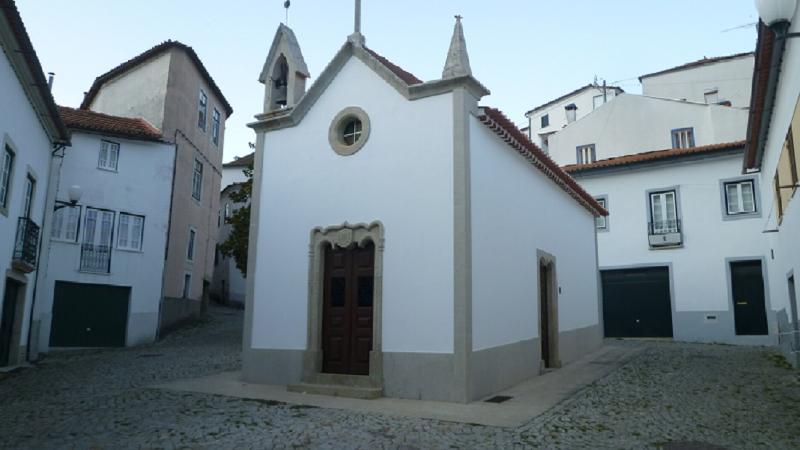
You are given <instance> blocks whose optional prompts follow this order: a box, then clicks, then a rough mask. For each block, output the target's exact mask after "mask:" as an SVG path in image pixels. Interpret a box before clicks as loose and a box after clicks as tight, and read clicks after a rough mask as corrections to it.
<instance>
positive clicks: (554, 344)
mask: <svg viewBox="0 0 800 450" xmlns="http://www.w3.org/2000/svg"><path fill="white" fill-rule="evenodd" d="M557 299H558V285H557V283H556V277H555V262H554V261H553V260H549V259H544V258H540V259H539V344H540V350H541V365H542V366H543V368H545V369H554V368H558V367H561V361H560V360H559V355H558V300H557Z"/></svg>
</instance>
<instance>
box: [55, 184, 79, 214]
mask: <svg viewBox="0 0 800 450" xmlns="http://www.w3.org/2000/svg"><path fill="white" fill-rule="evenodd" d="M67 195H68V196H69V203H60V204H58V205H56V207H55V208H54V209H53V210H54V211H58V210H59V209H61V208H66V207H67V206H69V207H72V206H75V205H77V204H78V202H79V201H80V199H81V196H82V195H83V189H81V187H80V186H78V185H77V184H73V185H72V186H70V187H69V189H68V190H67Z"/></svg>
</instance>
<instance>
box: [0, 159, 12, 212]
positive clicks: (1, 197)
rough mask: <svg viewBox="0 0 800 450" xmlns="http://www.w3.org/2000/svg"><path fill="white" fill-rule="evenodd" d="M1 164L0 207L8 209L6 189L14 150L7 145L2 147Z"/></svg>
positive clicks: (7, 189) (9, 178)
mask: <svg viewBox="0 0 800 450" xmlns="http://www.w3.org/2000/svg"><path fill="white" fill-rule="evenodd" d="M2 162H3V165H2V166H0V208H2V209H8V204H9V198H8V197H9V196H8V191H9V187H10V186H11V171H12V170H13V169H14V152H13V151H12V150H11V147H9V146H8V145H6V146H5V149H3V161H2Z"/></svg>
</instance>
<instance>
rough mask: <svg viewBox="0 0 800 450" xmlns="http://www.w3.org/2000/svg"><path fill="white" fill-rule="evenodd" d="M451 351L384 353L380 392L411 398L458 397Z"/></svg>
mask: <svg viewBox="0 0 800 450" xmlns="http://www.w3.org/2000/svg"><path fill="white" fill-rule="evenodd" d="M454 379H455V359H454V356H453V354H452V353H387V352H384V353H383V394H384V395H385V396H386V397H393V398H408V399H414V400H441V401H449V402H457V401H460V399H461V396H462V395H463V392H461V391H460V390H459V389H458V387H457V386H456V384H455V383H454V382H453V380H454Z"/></svg>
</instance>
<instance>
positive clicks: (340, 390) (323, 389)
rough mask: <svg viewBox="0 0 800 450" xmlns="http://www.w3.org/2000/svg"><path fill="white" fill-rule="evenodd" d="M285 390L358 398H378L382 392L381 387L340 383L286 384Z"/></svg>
mask: <svg viewBox="0 0 800 450" xmlns="http://www.w3.org/2000/svg"><path fill="white" fill-rule="evenodd" d="M286 390H287V391H289V392H298V393H301V394H316V395H331V396H335V397H348V398H359V399H363V400H372V399H376V398H380V397H381V395H382V394H383V389H382V388H377V387H358V386H345V385H342V384H316V383H298V384H290V385H288V386H286Z"/></svg>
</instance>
